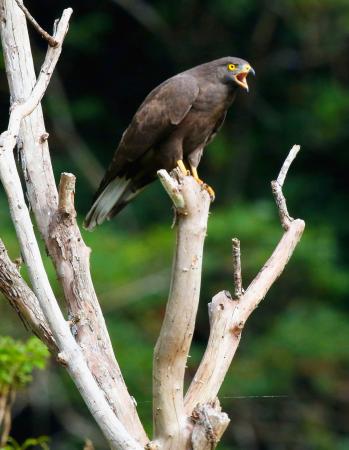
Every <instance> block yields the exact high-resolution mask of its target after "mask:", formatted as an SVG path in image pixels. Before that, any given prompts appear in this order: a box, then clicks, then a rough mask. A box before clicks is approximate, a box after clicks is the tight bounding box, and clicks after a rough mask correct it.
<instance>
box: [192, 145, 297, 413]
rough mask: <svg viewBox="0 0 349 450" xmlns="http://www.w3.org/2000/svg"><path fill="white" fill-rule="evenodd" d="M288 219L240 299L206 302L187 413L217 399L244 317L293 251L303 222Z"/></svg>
mask: <svg viewBox="0 0 349 450" xmlns="http://www.w3.org/2000/svg"><path fill="white" fill-rule="evenodd" d="M291 154H292V155H293V154H294V149H292V150H291ZM293 159H294V157H293ZM286 161H287V164H286V166H287V165H288V167H289V165H290V163H291V162H292V159H291V158H287V159H286ZM283 167H285V165H284V166H283ZM288 167H287V168H288ZM286 172H287V170H286V171H282V176H281V182H282V183H283V182H284V178H285V176H286ZM278 206H279V205H278ZM280 216H281V214H280ZM289 220H290V221H289V225H288V228H287V230H286V231H285V233H284V235H283V236H282V238H281V240H280V242H279V243H278V245H277V246H276V248H275V250H274V252H273V254H272V255H271V257H270V258H269V259H268V261H267V262H266V263H265V264H264V266H263V268H262V269H261V270H260V272H259V273H258V275H257V276H256V277H255V279H254V280H253V281H252V283H251V284H250V285H249V287H248V289H247V290H246V291H245V293H244V294H243V295H242V296H241V297H240V299H239V300H238V301H233V300H232V299H231V298H230V295H228V294H227V293H226V292H220V293H219V294H217V295H216V296H215V297H214V298H213V300H212V303H211V304H210V305H209V315H210V324H211V330H210V337H209V341H208V344H207V348H206V351H205V354H204V356H203V359H202V361H201V363H200V365H199V368H198V370H197V372H196V374H195V376H194V378H193V381H192V383H191V385H190V387H189V389H188V392H187V394H186V397H185V409H186V412H187V414H191V412H192V411H193V409H194V408H195V406H196V405H197V404H198V403H200V404H205V403H207V402H211V401H213V400H214V399H215V398H216V396H217V394H218V391H219V389H220V387H221V385H222V383H223V380H224V378H225V375H226V373H227V371H228V369H229V366H230V364H231V361H232V359H233V357H234V355H235V352H236V349H237V347H238V345H239V341H240V337H241V332H242V330H243V328H244V326H245V323H246V320H247V319H248V317H249V316H250V314H251V313H252V311H253V310H254V309H255V308H256V307H257V306H258V305H259V303H260V302H261V301H262V300H263V298H264V297H265V295H266V294H267V292H268V290H269V289H270V287H271V286H272V285H273V283H274V282H275V280H276V279H277V278H278V277H279V276H280V275H281V273H282V272H283V270H284V268H285V266H286V264H287V262H288V260H289V259H290V257H291V255H292V253H293V252H294V249H295V247H296V245H297V244H298V242H299V240H300V238H301V236H302V233H303V230H304V226H305V224H304V221H303V220H301V219H296V220H292V219H289Z"/></svg>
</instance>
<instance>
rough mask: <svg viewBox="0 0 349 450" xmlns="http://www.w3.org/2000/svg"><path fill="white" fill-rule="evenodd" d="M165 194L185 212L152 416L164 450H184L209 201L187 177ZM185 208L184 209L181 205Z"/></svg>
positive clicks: (158, 348) (181, 217)
mask: <svg viewBox="0 0 349 450" xmlns="http://www.w3.org/2000/svg"><path fill="white" fill-rule="evenodd" d="M177 176H179V184H178V185H177V186H172V185H173V183H176V182H175V180H173V179H172V180H171V184H170V186H172V189H171V190H170V193H171V195H172V198H173V196H174V198H175V199H176V200H178V192H180V194H181V196H182V198H183V202H181V201H180V202H179V203H177V204H180V205H181V209H182V210H183V209H184V212H183V211H182V212H181V213H178V216H177V220H178V225H177V226H178V228H177V242H176V250H175V257H174V261H173V267H172V281H171V287H170V293H169V298H168V301H167V307H166V312H165V317H164V321H163V324H162V327H161V332H160V336H159V339H158V341H157V343H156V346H155V351H154V366H153V417H154V434H155V440H156V441H157V442H158V443H159V445H160V447H161V448H163V449H167V448H168V449H180V448H185V442H186V441H187V436H186V433H184V430H185V427H186V415H185V412H184V403H183V384H184V373H185V367H186V363H187V358H188V353H189V348H190V344H191V341H192V337H193V333H194V326H195V318H196V313H197V307H198V303H199V297H200V284H201V266H202V252H203V245H204V240H205V236H206V228H207V218H208V211H209V205H210V197H209V195H208V193H207V192H206V191H205V190H202V188H201V186H200V185H199V184H198V183H197V182H196V181H195V180H194V179H193V178H192V177H183V176H182V175H180V174H179V173H178V174H177ZM183 203H184V204H183Z"/></svg>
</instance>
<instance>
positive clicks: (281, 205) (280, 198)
mask: <svg viewBox="0 0 349 450" xmlns="http://www.w3.org/2000/svg"><path fill="white" fill-rule="evenodd" d="M300 149H301V147H300V146H299V145H294V146H293V147H292V148H291V150H290V152H289V154H288V156H287V158H286V159H285V161H284V163H283V165H282V167H281V170H280V173H279V175H278V177H277V179H276V180H274V181H272V182H271V189H272V192H273V195H274V198H275V201H276V206H277V207H278V210H279V216H280V221H281V226H282V228H283V229H284V230H288V228H289V226H290V223H291V222H292V220H293V219H292V217H291V216H290V215H289V213H288V210H287V205H286V199H285V197H284V194H283V193H282V187H283V185H284V182H285V179H286V175H287V172H288V170H289V168H290V166H291V164H292V162H293V161H294V159H295V158H296V156H297V154H298V152H299V150H300Z"/></svg>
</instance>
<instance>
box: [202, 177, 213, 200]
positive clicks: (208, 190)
mask: <svg viewBox="0 0 349 450" xmlns="http://www.w3.org/2000/svg"><path fill="white" fill-rule="evenodd" d="M200 181H201V180H200ZM202 187H203V188H204V189H205V191H207V192H208V194H209V196H210V197H211V202H214V201H215V198H216V194H215V191H214V190H213V189H212V188H211V186H209V185H208V184H206V183H203V186H202Z"/></svg>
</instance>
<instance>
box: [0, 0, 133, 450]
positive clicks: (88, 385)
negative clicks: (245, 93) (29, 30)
mask: <svg viewBox="0 0 349 450" xmlns="http://www.w3.org/2000/svg"><path fill="white" fill-rule="evenodd" d="M0 8H1V13H2V14H1V16H2V19H1V31H2V40H3V42H6V44H7V45H6V46H4V45H3V48H4V53H5V55H6V58H5V60H6V61H7V63H8V65H7V69H8V70H9V71H12V67H11V64H10V61H11V57H13V54H11V53H9V52H11V47H10V46H9V42H8V41H6V38H7V37H8V33H9V32H10V33H11V31H10V30H9V29H8V26H9V23H10V25H11V28H12V31H13V30H15V29H17V30H18V29H19V30H21V31H23V29H24V30H26V28H25V24H23V22H21V20H22V17H21V15H20V14H22V13H20V14H15V12H16V11H17V13H18V12H19V11H20V10H19V9H18V7H17V5H16V4H15V3H14V2H13V0H2V1H1V2H0ZM71 13H72V10H70V9H67V10H65V11H64V12H63V15H62V18H61V20H60V21H59V23H58V25H57V28H56V32H55V36H54V37H55V39H56V41H57V42H58V43H59V44H58V46H56V47H55V48H54V49H53V48H49V50H48V53H47V55H46V58H45V63H44V65H43V67H44V68H45V69H42V70H41V72H40V75H39V78H38V82H37V83H36V85H35V86H34V87H33V90H32V93H31V95H29V96H28V98H27V99H26V100H25V101H23V102H21V104H19V105H13V106H12V111H11V115H10V120H9V127H8V130H7V131H5V132H4V133H2V134H1V148H0V179H1V181H2V184H3V186H4V189H5V192H6V194H7V198H8V202H9V208H10V214H11V217H12V221H13V224H14V227H15V230H16V234H17V238H18V240H19V244H20V248H21V253H22V255H23V258H24V261H25V263H26V265H27V267H28V272H29V276H30V280H31V283H32V286H33V290H34V292H35V294H36V296H37V299H38V301H39V303H40V307H41V309H42V311H43V314H44V316H45V318H46V320H47V322H48V325H49V327H50V331H51V332H52V335H53V337H54V339H55V342H56V345H57V348H58V350H59V354H58V356H59V358H60V360H61V361H64V363H65V366H66V368H67V370H68V372H69V373H70V375H71V377H72V379H73V381H74V382H75V384H76V386H77V388H78V389H79V391H80V393H81V395H82V397H83V398H84V400H85V402H86V404H87V406H88V408H89V409H90V411H91V413H92V415H93V416H94V418H95V420H96V421H97V423H98V424H99V426H100V428H101V430H102V431H103V433H104V435H105V436H106V438H107V439H108V441H109V443H110V445H111V448H113V449H129V450H140V449H141V446H140V445H139V444H138V443H137V442H136V440H135V439H134V438H133V437H131V436H130V435H129V434H128V433H127V431H126V430H125V428H124V426H123V425H122V424H121V422H120V421H119V420H118V419H117V417H116V416H115V414H114V413H113V411H112V409H111V408H110V406H109V404H108V403H107V401H106V399H105V397H104V394H103V393H102V391H101V390H100V388H99V387H98V385H97V383H96V381H95V379H94V378H93V376H92V374H91V372H90V370H89V368H88V366H87V364H86V360H85V359H84V357H83V354H82V351H81V349H80V347H79V345H78V344H77V343H76V341H75V339H74V337H73V336H72V334H71V332H70V329H69V326H68V323H67V322H66V321H65V319H64V317H63V315H62V313H61V310H60V308H59V306H58V303H57V301H56V299H55V296H54V294H53V291H52V289H51V286H50V283H49V280H48V278H47V274H46V271H45V268H44V265H43V262H42V259H41V255H40V250H39V247H38V244H37V241H36V237H35V234H34V231H33V226H32V223H31V220H30V215H29V211H28V208H27V205H26V203H25V199H24V195H23V191H22V186H21V181H20V178H19V176H18V172H17V168H16V163H15V160H14V154H13V148H14V146H15V144H16V138H17V136H18V134H19V127H20V125H21V121H22V119H23V118H24V117H25V116H27V115H29V114H30V113H31V112H32V111H33V110H34V109H35V108H36V106H37V104H38V102H40V100H41V98H42V96H43V95H44V92H45V90H46V87H47V84H48V82H49V79H50V77H51V74H52V71H53V69H54V67H55V64H56V62H57V60H58V57H59V54H60V49H61V45H62V42H63V39H64V36H65V34H66V31H67V28H68V22H69V18H70V15H71ZM4 29H6V31H4ZM12 37H13V36H12ZM17 39H18V41H17V45H18V46H19V47H21V45H20V44H21V42H20V39H21V33H19V35H17ZM12 51H13V49H12ZM15 51H16V50H15ZM27 59H28V58H27ZM29 59H30V58H29ZM14 73H16V72H15V71H14ZM22 133H23V132H22ZM22 136H23V134H22Z"/></svg>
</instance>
